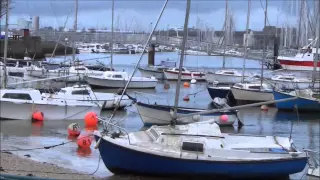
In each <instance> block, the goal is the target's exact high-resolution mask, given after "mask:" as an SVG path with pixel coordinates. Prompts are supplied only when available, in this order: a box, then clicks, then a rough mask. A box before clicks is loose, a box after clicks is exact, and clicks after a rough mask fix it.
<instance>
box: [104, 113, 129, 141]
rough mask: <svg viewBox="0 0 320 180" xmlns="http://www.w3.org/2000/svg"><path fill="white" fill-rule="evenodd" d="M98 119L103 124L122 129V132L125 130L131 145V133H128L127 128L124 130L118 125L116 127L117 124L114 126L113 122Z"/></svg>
mask: <svg viewBox="0 0 320 180" xmlns="http://www.w3.org/2000/svg"><path fill="white" fill-rule="evenodd" d="M98 119H99V120H100V121H103V123H106V124H107V125H110V126H114V127H116V128H118V129H120V130H123V131H124V132H125V133H126V134H127V136H128V141H129V144H131V141H130V136H129V133H128V131H127V130H126V129H125V128H122V127H120V126H118V125H116V124H112V123H111V122H109V121H106V120H105V119H103V118H101V117H98Z"/></svg>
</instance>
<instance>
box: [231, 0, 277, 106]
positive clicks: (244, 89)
mask: <svg viewBox="0 0 320 180" xmlns="http://www.w3.org/2000/svg"><path fill="white" fill-rule="evenodd" d="M267 7H268V0H266V7H265V8H266V9H265V17H264V29H265V27H266V23H267ZM263 42H264V49H263V61H264V60H265V58H266V34H265V35H264V38H263ZM244 66H245V64H244ZM263 66H264V62H262V63H261V76H260V77H261V78H260V79H261V81H260V82H250V83H247V82H242V83H236V84H235V85H233V86H232V87H231V91H232V94H233V96H234V98H235V100H238V101H270V100H273V94H272V90H273V89H272V86H271V85H270V84H268V83H265V82H263V68H264V67H263ZM243 73H244V69H243Z"/></svg>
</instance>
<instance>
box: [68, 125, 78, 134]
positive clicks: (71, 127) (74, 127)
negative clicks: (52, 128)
mask: <svg viewBox="0 0 320 180" xmlns="http://www.w3.org/2000/svg"><path fill="white" fill-rule="evenodd" d="M68 134H69V135H70V136H79V134H80V126H79V124H77V123H71V124H70V125H69V126H68Z"/></svg>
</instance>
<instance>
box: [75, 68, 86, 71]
mask: <svg viewBox="0 0 320 180" xmlns="http://www.w3.org/2000/svg"><path fill="white" fill-rule="evenodd" d="M75 70H76V71H85V70H86V69H85V68H75Z"/></svg>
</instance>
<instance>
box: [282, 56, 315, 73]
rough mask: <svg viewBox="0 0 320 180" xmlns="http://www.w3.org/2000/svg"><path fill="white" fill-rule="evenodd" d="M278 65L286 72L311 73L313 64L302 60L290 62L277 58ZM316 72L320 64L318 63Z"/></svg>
mask: <svg viewBox="0 0 320 180" xmlns="http://www.w3.org/2000/svg"><path fill="white" fill-rule="evenodd" d="M278 60H279V63H280V65H281V66H282V67H283V68H284V69H288V70H296V71H313V69H314V62H313V61H312V60H311V61H303V60H291V59H286V58H282V57H279V58H278ZM317 71H320V62H319V61H318V65H317Z"/></svg>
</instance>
